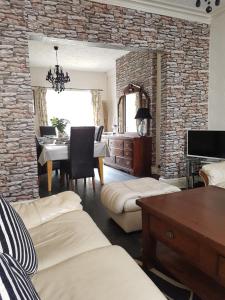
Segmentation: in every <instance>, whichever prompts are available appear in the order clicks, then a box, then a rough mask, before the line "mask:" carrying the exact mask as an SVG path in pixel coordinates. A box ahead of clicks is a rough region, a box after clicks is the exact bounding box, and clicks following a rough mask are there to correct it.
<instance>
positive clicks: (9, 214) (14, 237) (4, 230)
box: [0, 196, 37, 275]
mask: <svg viewBox="0 0 225 300" xmlns="http://www.w3.org/2000/svg"><path fill="white" fill-rule="evenodd" d="M0 220H1V222H0V236H1V239H0V252H1V253H6V254H10V255H11V256H12V257H14V258H15V259H16V260H17V261H18V262H19V263H20V264H21V266H22V267H23V268H24V270H25V271H26V272H27V274H28V275H32V274H33V273H34V272H35V271H36V270H37V257H36V253H35V249H34V245H33V242H32V239H31V237H30V234H29V232H28V230H27V229H26V227H25V225H24V223H23V221H22V219H21V218H20V216H19V215H18V213H17V212H16V211H15V210H14V209H13V207H12V206H11V205H10V204H9V203H8V202H7V201H6V200H4V199H3V197H1V196H0Z"/></svg>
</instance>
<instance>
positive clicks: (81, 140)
mask: <svg viewBox="0 0 225 300" xmlns="http://www.w3.org/2000/svg"><path fill="white" fill-rule="evenodd" d="M94 136H95V127H94V126H91V127H71V133H70V147H69V160H68V161H64V162H63V161H62V165H61V167H62V168H63V169H64V172H65V173H66V176H67V183H68V179H69V181H70V183H71V181H72V180H73V179H75V180H76V182H77V179H81V178H83V179H84V183H85V184H86V178H89V177H91V178H92V185H93V190H94V191H95V173H94V158H93V156H94Z"/></svg>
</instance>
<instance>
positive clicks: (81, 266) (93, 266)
mask: <svg viewBox="0 0 225 300" xmlns="http://www.w3.org/2000/svg"><path fill="white" fill-rule="evenodd" d="M32 282H33V284H34V287H35V288H36V290H37V292H38V293H39V295H40V298H41V299H52V296H53V295H54V300H62V299H63V300H72V299H76V300H83V299H85V300H106V299H107V300H115V299H117V300H125V299H129V300H137V299H142V300H145V299H146V300H149V299H154V300H165V297H164V296H163V294H162V293H161V292H160V291H159V290H158V288H157V287H156V286H155V285H154V283H153V282H152V281H151V280H149V278H148V277H147V275H146V274H145V273H144V272H143V271H142V270H141V269H140V267H139V266H138V265H137V264H136V263H135V261H134V260H133V259H132V258H131V257H130V256H129V255H128V254H127V253H126V251H125V250H123V249H122V248H120V247H118V246H108V247H103V248H98V249H94V250H91V251H88V252H85V253H83V254H80V255H78V256H76V257H73V258H71V259H68V260H66V261H64V262H62V263H60V264H57V265H55V266H53V267H52V268H50V269H46V270H42V271H39V272H38V273H37V274H36V275H35V276H34V277H33V278H32ZM67 286H68V287H69V288H68V289H66V287H67Z"/></svg>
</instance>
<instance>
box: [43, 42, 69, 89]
mask: <svg viewBox="0 0 225 300" xmlns="http://www.w3.org/2000/svg"><path fill="white" fill-rule="evenodd" d="M58 49H59V47H58V46H54V50H55V52H56V65H55V69H54V71H53V72H52V70H51V69H50V70H49V71H48V74H47V76H46V80H47V81H49V82H50V83H51V84H52V87H53V89H54V90H55V91H56V92H58V93H60V92H62V91H64V90H65V83H67V82H70V77H69V75H68V73H67V72H66V75H64V73H63V69H62V67H60V66H59V63H58V56H57V51H58Z"/></svg>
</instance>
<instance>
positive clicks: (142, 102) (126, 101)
mask: <svg viewBox="0 0 225 300" xmlns="http://www.w3.org/2000/svg"><path fill="white" fill-rule="evenodd" d="M149 100H150V99H149V96H148V94H147V92H145V91H144V89H143V87H141V86H138V85H134V84H129V85H128V86H127V87H126V88H125V89H124V95H122V96H121V97H120V98H119V102H118V130H119V133H126V132H137V122H138V120H136V119H135V115H136V112H137V110H138V108H140V107H147V108H149V105H150V103H149V102H150V101H149ZM147 127H148V129H147V131H148V134H149V131H150V129H149V127H150V125H149V120H148V125H147Z"/></svg>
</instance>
